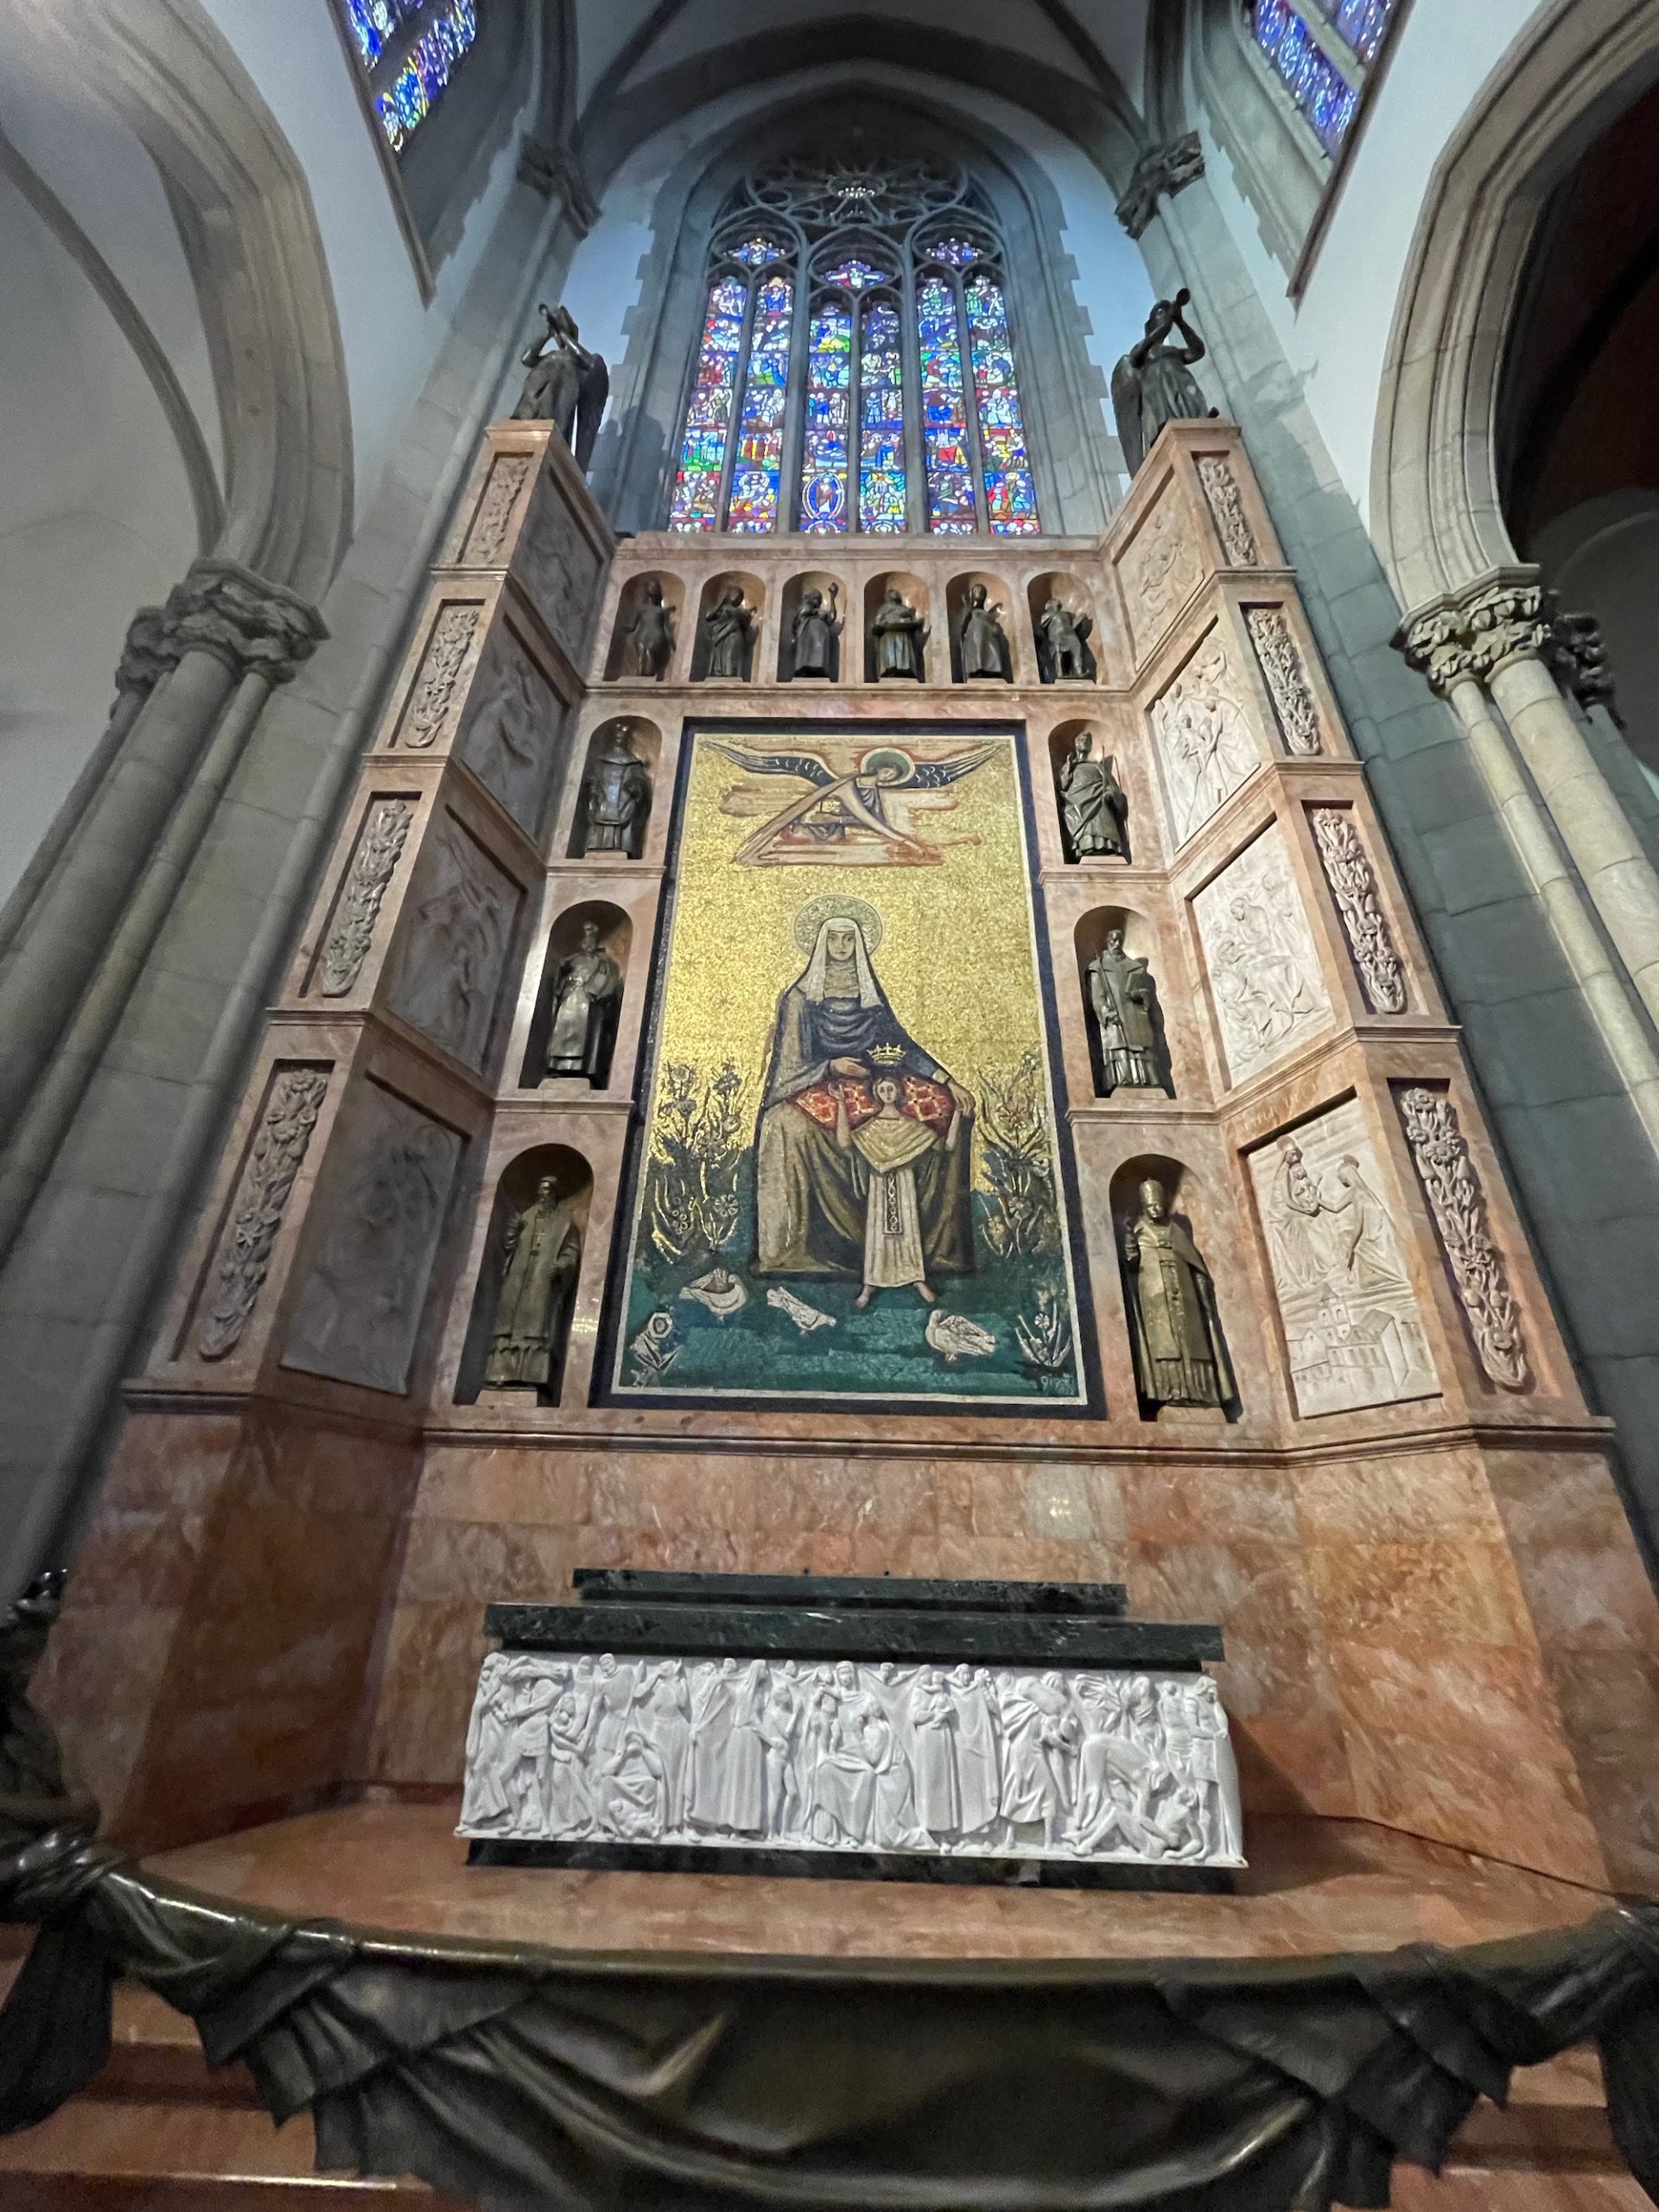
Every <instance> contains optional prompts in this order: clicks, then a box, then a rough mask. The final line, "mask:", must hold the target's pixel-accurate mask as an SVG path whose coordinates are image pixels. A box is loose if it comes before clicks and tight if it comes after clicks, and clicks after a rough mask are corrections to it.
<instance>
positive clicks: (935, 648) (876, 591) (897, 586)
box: [864, 569, 944, 686]
mask: <svg viewBox="0 0 1659 2212" xmlns="http://www.w3.org/2000/svg"><path fill="white" fill-rule="evenodd" d="M890 591H896V592H897V593H898V594H899V596H900V597H901V598H902V599H904V600H905V601H906V602H907V604H908V605H910V606H912V607H914V608H915V609H916V612H917V613H918V614H919V615H920V616H921V618H922V620H923V623H924V624H925V626H926V628H927V631H928V633H929V634H928V639H927V643H926V644H925V645H924V646H923V648H922V681H923V683H928V682H930V681H931V678H932V674H933V671H934V670H935V669H937V668H938V666H939V665H940V663H939V660H938V655H939V654H940V653H941V652H943V651H944V640H943V639H941V638H940V636H939V634H938V620H936V616H935V611H934V606H933V594H932V591H931V589H930V588H929V586H928V585H927V583H926V582H925V581H924V580H923V578H922V577H920V576H918V575H912V574H911V573H910V572H909V571H908V570H907V569H889V570H888V572H887V574H886V575H880V576H872V577H871V578H870V580H869V582H868V583H867V584H866V585H865V587H864V680H865V682H866V683H874V682H875V681H876V674H875V644H874V639H873V638H872V637H871V635H870V625H871V624H872V623H873V622H874V620H875V615H876V610H877V608H878V607H880V605H881V602H882V601H883V600H885V599H886V597H887V594H888V593H889V592H890ZM886 680H887V682H888V683H893V684H894V685H897V686H902V685H903V683H904V682H905V680H906V679H905V678H903V677H887V679H886Z"/></svg>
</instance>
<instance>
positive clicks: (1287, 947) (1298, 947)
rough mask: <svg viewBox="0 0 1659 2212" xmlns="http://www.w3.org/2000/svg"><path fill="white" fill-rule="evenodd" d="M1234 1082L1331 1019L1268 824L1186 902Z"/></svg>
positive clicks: (1294, 892)
mask: <svg viewBox="0 0 1659 2212" xmlns="http://www.w3.org/2000/svg"><path fill="white" fill-rule="evenodd" d="M1192 911H1193V913H1194V915H1195V917H1196V918H1197V921H1198V941H1199V943H1200V944H1202V946H1203V947H1204V958H1205V967H1206V968H1207V969H1208V970H1209V974H1210V988H1211V993H1212V995H1213V997H1214V1000H1215V1007H1216V1014H1217V1020H1219V1022H1220V1024H1221V1035H1222V1044H1223V1046H1224V1049H1225V1052H1226V1056H1227V1069H1228V1073H1229V1075H1230V1078H1231V1080H1232V1081H1233V1082H1234V1083H1242V1082H1243V1080H1244V1078H1245V1077H1247V1076H1252V1075H1255V1074H1256V1073H1258V1072H1259V1071H1261V1070H1262V1068H1266V1067H1271V1066H1272V1065H1273V1064H1274V1061H1275V1060H1281V1059H1282V1058H1284V1057H1285V1055H1286V1053H1287V1052H1294V1050H1295V1049H1296V1047H1297V1046H1299V1045H1301V1044H1304V1043H1305V1042H1306V1040H1307V1039H1309V1038H1311V1037H1316V1036H1318V1035H1319V1033H1320V1032H1321V1031H1322V1030H1325V1029H1328V1028H1329V1027H1331V1026H1332V1022H1333V1021H1334V1020H1335V1018H1336V1016H1335V1012H1334V1009H1333V1008H1332V1004H1331V998H1330V995H1329V993H1328V992H1327V990H1326V989H1325V978H1324V976H1323V975H1322V974H1321V973H1320V969H1319V953H1318V951H1317V950H1315V947H1314V944H1313V931H1312V930H1311V929H1310V928H1309V926H1308V920H1307V910H1306V907H1305V906H1303V904H1302V894H1301V893H1300V890H1299V889H1298V888H1297V885H1296V878H1295V875H1294V872H1293V870H1292V868H1291V864H1290V855H1288V853H1287V851H1286V849H1285V846H1284V841H1283V834H1282V832H1281V829H1280V827H1279V824H1278V823H1276V822H1274V823H1270V824H1269V825H1268V828H1267V829H1264V830H1263V831H1262V835H1261V836H1259V837H1258V838H1257V839H1256V840H1255V842H1254V843H1253V844H1250V845H1247V846H1246V847H1245V849H1244V850H1243V852H1242V853H1241V854H1240V855H1238V857H1237V859H1236V860H1235V861H1230V862H1229V863H1228V865H1227V866H1226V867H1225V868H1223V870H1222V872H1221V874H1219V875H1218V876H1217V877H1216V879H1215V880H1214V881H1213V882H1211V883H1208V884H1206V885H1205V887H1204V889H1203V890H1202V891H1200V892H1199V893H1198V897H1197V898H1196V899H1194V900H1193V901H1192Z"/></svg>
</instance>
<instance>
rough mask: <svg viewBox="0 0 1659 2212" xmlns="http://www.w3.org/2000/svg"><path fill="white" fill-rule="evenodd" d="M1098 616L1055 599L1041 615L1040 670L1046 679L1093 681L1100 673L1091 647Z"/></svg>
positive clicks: (1038, 642) (1038, 640) (1038, 645)
mask: <svg viewBox="0 0 1659 2212" xmlns="http://www.w3.org/2000/svg"><path fill="white" fill-rule="evenodd" d="M1094 627H1095V622H1094V617H1093V616H1092V615H1090V614H1074V613H1072V612H1071V608H1070V607H1067V606H1066V605H1065V601H1063V600H1058V599H1051V600H1049V601H1046V603H1045V605H1044V607H1043V611H1042V613H1040V614H1039V616H1038V618H1037V673H1038V675H1039V676H1040V677H1041V678H1042V680H1043V682H1044V683H1093V682H1094V680H1095V677H1096V675H1097V674H1098V673H1099V671H1098V669H1097V668H1096V663H1095V657H1094V655H1093V653H1092V652H1090V650H1089V640H1090V637H1091V636H1092V635H1093V633H1094Z"/></svg>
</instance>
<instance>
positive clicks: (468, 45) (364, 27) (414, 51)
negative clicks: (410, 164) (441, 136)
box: [343, 0, 486, 154]
mask: <svg viewBox="0 0 1659 2212" xmlns="http://www.w3.org/2000/svg"><path fill="white" fill-rule="evenodd" d="M484 4H486V0H343V6H344V12H345V17H346V29H347V30H348V31H349V32H350V34H351V38H352V44H353V47H354V48H355V49H356V52H357V56H358V59H359V61H360V62H361V63H362V65H363V67H364V69H365V72H366V73H367V76H368V82H369V92H370V97H371V99H372V101H373V103H374V111H375V113H376V115H377V116H378V118H379V119H380V128H381V129H382V130H384V131H385V134H386V138H387V141H388V143H390V145H391V150H392V151H393V153H394V154H401V153H402V152H403V150H404V147H405V146H406V145H407V144H408V143H409V142H410V139H411V138H412V137H414V135H415V133H416V131H417V130H419V129H420V127H421V125H422V124H423V123H424V122H425V121H426V118H427V117H428V116H429V115H430V114H431V112H432V111H433V109H434V108H435V106H436V105H437V104H438V102H439V101H440V100H441V99H442V98H443V95H444V93H445V92H447V91H448V88H449V81H450V79H451V78H453V77H454V73H455V72H456V70H457V69H459V68H460V67H461V63H462V62H463V61H464V60H466V58H467V54H469V53H470V52H471V51H472V48H473V47H474V43H475V42H476V41H477V38H478V11H479V9H480V6H482V5H484Z"/></svg>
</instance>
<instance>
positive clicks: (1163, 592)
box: [1117, 491, 1204, 650]
mask: <svg viewBox="0 0 1659 2212" xmlns="http://www.w3.org/2000/svg"><path fill="white" fill-rule="evenodd" d="M1117 573H1118V576H1119V579H1120V580H1121V582H1122V586H1123V599H1124V604H1125V605H1126V606H1127V607H1128V615H1129V629H1130V632H1131V633H1132V635H1133V636H1134V639H1135V646H1136V648H1137V650H1144V649H1145V648H1146V647H1147V646H1148V645H1153V644H1154V643H1155V642H1156V641H1157V639H1159V638H1160V636H1161V635H1162V634H1163V632H1164V631H1165V630H1166V628H1167V627H1168V626H1169V624H1170V622H1171V620H1173V617H1174V615H1175V613H1176V612H1177V611H1178V609H1179V608H1180V607H1184V606H1185V603H1186V601H1188V600H1189V599H1190V598H1191V597H1192V594H1193V593H1194V592H1195V591H1196V590H1197V589H1198V586H1199V584H1200V583H1202V582H1203V581H1204V561H1203V558H1202V556H1201V555H1200V554H1199V551H1198V541H1197V539H1196V538H1195V537H1194V536H1193V532H1192V524H1191V522H1190V521H1189V519H1188V517H1187V512H1186V509H1185V505H1184V504H1183V502H1182V500H1181V498H1180V495H1179V493H1176V492H1173V491H1171V492H1166V493H1165V494H1164V497H1163V498H1162V499H1160V501H1159V503H1158V505H1156V506H1155V507H1154V509H1153V511H1152V513H1151V515H1150V516H1149V517H1148V518H1147V521H1146V522H1145V523H1144V524H1142V526H1141V530H1140V531H1138V532H1137V534H1136V535H1135V537H1133V538H1132V539H1131V540H1130V542H1129V543H1128V547H1127V548H1126V549H1125V551H1124V554H1123V557H1122V560H1121V561H1120V562H1119V563H1118V566H1117Z"/></svg>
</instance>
